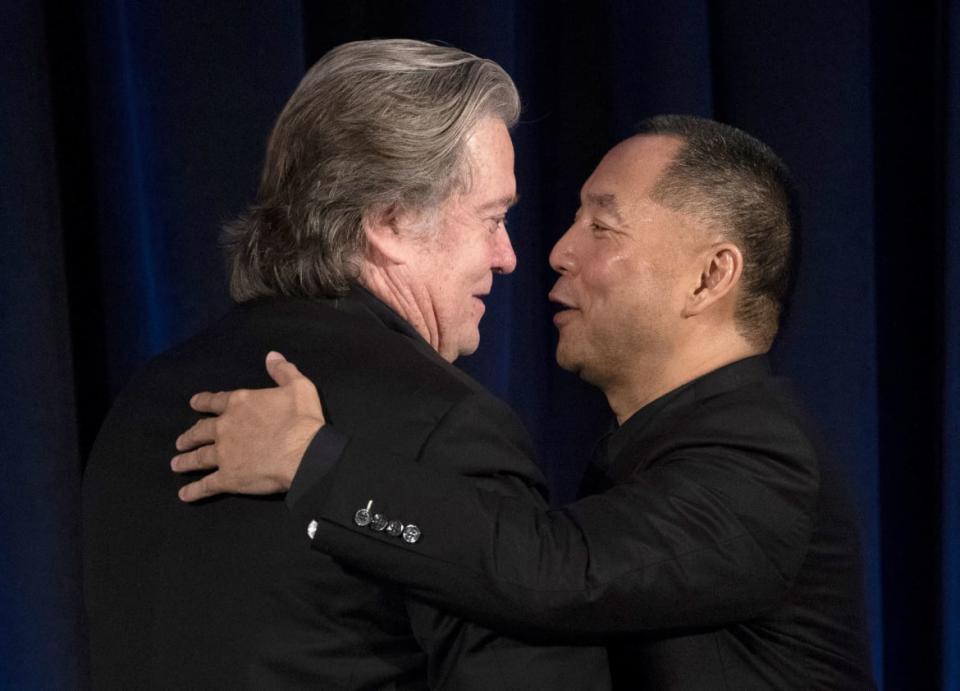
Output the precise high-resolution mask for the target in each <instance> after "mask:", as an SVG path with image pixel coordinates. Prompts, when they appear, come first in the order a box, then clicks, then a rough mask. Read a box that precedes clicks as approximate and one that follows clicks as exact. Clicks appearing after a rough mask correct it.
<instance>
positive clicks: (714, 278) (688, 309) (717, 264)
mask: <svg viewBox="0 0 960 691" xmlns="http://www.w3.org/2000/svg"><path fill="white" fill-rule="evenodd" d="M742 274H743V253H742V252H740V248H739V247H737V246H736V245H734V244H732V243H729V242H721V243H719V244H717V245H713V246H712V247H711V248H710V249H708V250H707V251H706V252H704V254H703V255H701V261H700V275H699V280H698V282H697V284H696V286H695V287H694V289H693V290H692V291H690V293H688V294H687V300H686V304H685V305H684V310H683V316H685V317H693V316H696V315H698V314H701V313H703V312H704V311H705V310H706V309H708V308H709V307H711V306H712V305H716V304H717V303H719V302H722V301H723V300H725V299H729V298H732V297H733V296H734V295H735V294H736V288H737V286H738V285H739V283H740V276H741V275H742Z"/></svg>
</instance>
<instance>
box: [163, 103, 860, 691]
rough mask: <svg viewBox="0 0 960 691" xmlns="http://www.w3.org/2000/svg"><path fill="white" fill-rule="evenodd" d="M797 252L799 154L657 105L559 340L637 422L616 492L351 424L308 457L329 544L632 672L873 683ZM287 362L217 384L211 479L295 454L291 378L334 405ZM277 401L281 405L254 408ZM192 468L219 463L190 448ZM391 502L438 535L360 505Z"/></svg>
mask: <svg viewBox="0 0 960 691" xmlns="http://www.w3.org/2000/svg"><path fill="white" fill-rule="evenodd" d="M790 250H791V205H790V198H789V193H788V183H787V180H786V171H785V170H784V167H783V165H782V164H781V163H780V161H779V160H778V159H777V158H776V156H775V155H774V154H773V153H772V152H771V151H770V150H769V149H768V148H767V147H766V146H764V145H763V144H761V143H760V142H758V141H756V140H755V139H753V138H752V137H749V136H748V135H746V134H744V133H742V132H740V131H738V130H735V129H733V128H731V127H727V126H724V125H720V124H718V123H714V122H711V121H706V120H702V119H698V118H692V117H683V116H665V117H659V118H654V119H652V120H650V121H647V122H645V123H644V124H643V126H642V127H641V131H640V133H639V134H638V135H636V136H634V137H631V138H630V139H628V140H626V141H624V142H622V143H620V144H618V145H617V146H616V147H614V148H613V150H611V151H610V152H609V153H608V154H607V155H606V156H605V157H604V159H603V160H602V161H601V163H600V164H599V166H598V167H597V169H596V170H595V171H594V173H593V174H592V175H591V176H590V178H589V179H588V180H587V182H586V183H585V184H584V186H583V188H582V191H581V205H580V209H579V211H578V213H577V216H576V218H575V220H574V222H573V225H572V226H571V227H570V229H569V230H568V231H567V232H566V234H565V235H564V236H563V237H561V238H560V240H559V241H558V242H557V244H556V246H555V247H554V249H553V252H552V253H551V256H550V263H551V265H552V266H553V268H554V269H555V270H556V271H557V272H558V273H559V274H560V276H559V278H558V280H557V283H556V285H555V287H554V288H553V290H552V291H551V293H550V297H551V299H552V300H553V301H554V302H557V303H559V305H560V307H561V310H560V312H558V314H557V315H556V316H555V317H554V322H555V324H556V326H557V328H558V329H559V342H558V346H557V360H558V362H559V363H560V365H561V366H563V367H564V368H566V369H569V370H571V371H574V372H577V373H578V374H579V375H580V376H581V377H582V378H584V379H585V380H587V381H589V382H591V383H593V384H595V385H596V386H598V387H599V388H601V389H602V390H603V391H604V393H605V394H606V397H607V400H608V402H609V404H610V407H611V409H612V410H613V412H614V413H615V415H616V417H617V421H618V423H619V427H618V428H617V429H616V431H615V432H613V433H612V434H611V435H609V437H607V438H606V439H605V441H604V445H603V446H604V453H603V454H602V455H601V458H600V459H599V463H598V466H599V467H598V470H599V474H600V475H601V476H602V478H603V480H605V482H606V489H605V490H603V491H600V492H598V493H595V494H592V495H590V496H587V497H585V498H583V499H581V500H580V501H578V502H576V503H573V504H570V505H567V506H564V507H561V508H560V509H557V510H554V511H545V510H542V509H537V508H532V507H530V506H529V505H526V504H524V503H522V502H518V501H515V500H513V499H511V498H509V497H502V496H497V495H494V494H491V493H486V492H483V491H477V490H476V488H473V487H471V486H470V485H469V483H466V482H464V481H462V480H459V479H457V478H453V477H449V476H447V475H442V474H440V473H437V472H436V471H435V470H433V469H431V468H427V467H424V466H423V465H421V464H417V463H415V462H409V461H408V462H398V461H397V459H395V458H384V457H383V456H382V455H381V454H378V453H376V450H375V449H374V448H372V446H371V440H369V439H366V438H363V437H356V436H352V435H351V436H350V441H349V444H348V445H347V447H346V449H345V451H344V453H343V454H342V457H341V458H340V459H339V461H336V458H334V457H332V455H331V454H323V453H322V452H321V453H318V452H317V451H316V448H315V447H316V446H317V445H315V446H314V447H311V448H310V452H309V453H308V457H307V458H306V459H305V460H304V461H303V468H304V469H306V468H311V469H312V472H314V473H317V474H322V473H326V474H325V476H324V477H323V480H322V481H320V482H316V483H315V484H314V486H313V487H312V488H311V489H310V490H309V491H308V492H307V493H306V494H305V495H303V496H302V498H301V499H300V500H299V502H301V503H302V505H304V506H308V507H309V511H310V515H311V517H312V521H313V522H312V523H311V525H312V526H313V528H314V531H315V537H314V539H313V546H314V548H315V549H317V550H322V551H324V552H325V553H329V554H333V555H335V556H337V557H338V558H340V559H343V560H344V561H345V562H346V563H349V564H352V565H354V566H356V567H358V568H361V569H363V570H364V571H365V572H369V573H373V574H376V575H378V576H380V577H382V578H384V579H389V580H391V581H396V582H400V583H403V584H404V585H406V586H407V587H409V588H411V589H412V590H413V591H414V592H417V593H419V594H421V595H422V596H423V597H425V598H427V599H429V600H431V601H434V602H438V603H443V605H444V606H447V607H450V608H452V609H454V610H456V611H459V612H462V613H464V614H465V615H467V616H472V617H476V618H478V620H481V621H484V622H485V623H488V624H489V625H491V626H494V627H499V628H500V629H502V630H505V631H513V632H517V631H527V630H537V631H551V632H554V633H557V634H559V633H564V634H566V635H571V634H573V635H581V636H583V637H585V638H590V637H596V636H598V635H599V636H603V637H605V638H606V639H607V640H608V643H609V650H610V655H611V665H612V672H613V676H614V681H615V685H616V686H617V687H619V688H625V689H626V688H656V689H708V688H709V689H713V688H718V689H720V688H723V689H770V688H778V689H779V688H796V689H800V688H802V689H813V688H816V689H841V688H842V689H856V688H870V687H871V686H872V681H871V676H870V672H869V659H868V658H869V655H868V651H867V646H866V638H865V625H864V617H863V595H862V567H861V563H860V558H859V551H858V545H857V539H856V530H855V526H854V521H853V519H852V517H851V515H850V511H849V508H848V503H847V502H846V500H845V498H844V495H843V491H842V489H841V487H842V483H841V480H840V477H839V474H838V472H837V469H836V468H835V466H834V465H833V463H832V461H831V460H830V459H829V458H828V457H827V456H826V455H825V454H824V453H823V452H822V450H821V449H819V448H818V447H817V444H816V443H815V436H814V434H813V433H812V432H811V431H810V430H809V429H808V427H807V423H806V421H805V417H804V414H803V412H802V411H801V410H800V408H799V406H798V404H797V402H796V400H795V398H794V396H793V394H792V393H791V391H790V388H789V386H788V384H787V383H786V382H785V381H784V380H782V379H779V378H776V377H774V376H772V375H771V373H770V370H769V366H768V364H767V361H766V358H765V356H764V353H766V351H767V350H768V349H769V347H770V345H771V343H772V341H773V338H774V336H775V334H776V332H777V328H778V321H779V316H780V313H781V310H782V306H783V303H784V300H785V298H786V292H787V287H788V284H789V280H788V279H789V270H790ZM270 369H271V371H273V372H274V374H275V375H276V377H277V378H278V379H279V381H280V382H282V383H284V384H285V385H284V386H281V387H280V388H279V389H276V390H274V391H272V392H248V394H247V395H246V397H245V398H243V397H242V398H241V399H240V400H237V399H235V398H234V396H233V395H231V394H215V395H212V394H202V395H200V396H199V397H198V398H197V399H195V400H194V406H195V408H196V409H197V410H203V411H209V412H215V413H219V414H221V415H222V417H221V419H220V422H219V423H218V425H219V427H218V428H216V429H214V427H213V425H211V424H210V423H209V422H208V423H203V424H200V425H198V426H195V427H194V428H192V429H191V430H190V431H188V432H187V433H186V434H185V435H184V437H182V438H181V439H180V441H179V444H178V446H179V447H180V448H181V449H183V450H186V449H189V448H192V447H194V446H195V445H197V444H212V445H211V446H206V447H203V448H205V449H206V451H205V452H204V455H205V458H206V459H207V461H210V462H212V464H213V465H218V466H219V470H218V471H217V472H215V473H214V474H213V475H211V476H209V477H210V478H212V480H211V481H210V483H209V485H208V486H207V487H206V489H210V488H212V487H215V488H217V489H218V490H220V491H231V490H236V489H237V486H238V484H239V483H240V482H241V481H243V480H245V479H246V478H248V477H251V476H257V475H260V474H263V473H264V472H266V471H265V470H264V468H265V467H269V466H270V465H271V464H272V463H276V462H277V460H276V459H277V458H278V457H280V456H283V454H280V453H276V452H272V451H271V450H272V449H275V448H277V447H278V445H279V444H280V443H281V440H282V439H283V435H282V434H278V433H277V432H276V424H277V422H278V421H279V420H282V419H283V418H284V416H283V415H277V414H276V411H275V410H274V409H273V407H272V405H271V404H270V402H269V400H268V396H269V395H272V396H275V397H278V398H276V400H290V401H296V402H297V403H298V405H302V406H304V407H305V408H306V409H307V410H310V411H311V414H312V415H314V416H316V415H318V414H319V403H318V401H317V399H316V396H315V394H314V393H313V392H312V390H311V389H310V388H309V387H305V386H303V385H304V382H305V380H304V379H303V378H302V377H301V376H300V375H299V374H298V373H297V372H296V368H295V367H294V366H293V365H292V364H291V363H287V362H283V361H280V360H275V361H273V362H271V363H270ZM287 382H292V383H293V384H296V385H297V386H299V387H301V388H299V389H296V390H295V389H294V388H293V386H292V384H289V383H287ZM320 384H321V386H323V384H324V383H323V382H322V381H321V382H320ZM253 411H256V413H257V414H258V415H261V416H265V418H266V419H267V420H268V421H269V422H267V423H263V422H261V423H260V424H257V425H255V426H254V427H253V428H249V427H246V425H245V421H247V420H249V419H251V415H252V414H253ZM395 415H396V417H397V419H399V420H403V419H405V417H406V411H403V410H396V411H395ZM333 434H335V433H333V432H331V431H330V429H329V427H327V428H324V430H323V431H321V432H320V433H319V434H318V437H317V438H318V439H324V438H325V439H329V438H330V436H331V435H333ZM254 436H256V438H257V442H256V445H255V449H253V450H251V449H245V448H244V444H245V443H247V442H250V440H251V439H252V438H253V437H254ZM305 448H306V444H302V445H300V446H299V447H298V448H296V449H295V450H293V451H292V452H291V455H292V456H296V457H297V459H299V455H300V454H301V453H302V452H303V451H304V449H305ZM254 451H255V452H256V454H257V455H258V456H259V458H255V457H254ZM271 456H272V457H273V460H269V459H270V458H271ZM265 459H267V460H265ZM334 461H336V462H334ZM258 465H259V466H260V467H259V468H258V469H254V467H255V466H258ZM174 467H175V469H179V470H183V469H185V468H196V467H210V466H209V465H204V464H203V463H202V462H201V461H200V458H199V456H198V455H197V454H196V452H188V453H187V454H185V455H181V456H180V457H178V458H177V459H175V461H174ZM318 468H319V470H318ZM292 478H293V474H292V473H290V474H287V475H286V476H285V477H284V479H283V481H282V484H284V485H288V484H289V483H290V482H291V480H292ZM300 481H301V476H299V475H298V476H297V482H298V483H300ZM204 491H205V489H204V487H203V486H202V485H199V484H198V485H195V486H194V487H193V488H192V489H191V490H190V491H188V493H187V498H190V497H191V496H197V495H195V494H191V493H192V492H198V493H203V492H204ZM368 500H372V501H373V504H374V506H376V507H379V509H380V510H381V511H382V512H383V513H384V514H385V515H386V516H388V517H393V516H396V517H398V518H402V519H404V520H409V521H413V522H415V523H416V525H417V526H418V529H419V530H420V531H421V534H422V537H421V538H420V539H419V540H418V541H417V542H416V543H412V544H407V543H404V542H402V541H400V542H398V541H396V540H395V539H393V538H391V537H390V536H389V535H384V534H383V533H381V532H378V531H376V530H371V529H370V527H369V526H368V525H365V524H363V521H358V520H355V517H354V512H355V511H356V509H357V508H358V507H360V506H362V505H363V504H364V503H365V502H366V501H368ZM434 536H438V537H436V538H434Z"/></svg>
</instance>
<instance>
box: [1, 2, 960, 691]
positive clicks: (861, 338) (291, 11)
mask: <svg viewBox="0 0 960 691" xmlns="http://www.w3.org/2000/svg"><path fill="white" fill-rule="evenodd" d="M373 37H412V38H421V39H430V40H440V41H444V42H448V43H450V44H452V45H455V46H458V47H460V48H464V49H466V50H469V51H471V52H474V53H477V54H479V55H482V56H484V57H489V58H492V59H494V60H496V61H498V62H499V63H500V64H502V65H503V66H504V67H505V68H506V69H507V71H508V72H510V74H511V75H513V77H514V78H515V80H516V82H517V84H518V86H519V88H520V91H521V94H522V96H523V99H524V103H525V110H524V115H523V119H522V122H521V124H520V125H519V126H518V127H517V129H516V132H515V143H516V148H517V177H518V181H519V188H520V192H521V195H522V200H521V202H520V205H519V206H518V208H517V209H516V210H515V212H513V213H512V214H511V219H510V228H511V234H512V237H513V240H514V244H515V247H516V250H517V254H518V257H519V260H520V269H519V270H518V271H517V272H516V274H514V275H513V276H511V277H509V278H506V279H501V280H500V281H499V282H498V285H497V288H496V290H495V291H494V295H493V299H492V300H491V304H489V305H488V307H489V310H488V313H487V316H486V317H485V318H484V322H483V329H482V331H483V345H482V347H481V349H480V351H479V352H478V354H477V355H475V356H473V357H471V358H468V359H467V360H465V361H463V366H464V367H465V368H466V369H468V370H469V371H470V372H471V373H473V374H475V375H476V376H477V377H478V378H479V379H480V380H481V381H483V382H484V383H486V384H487V385H488V386H489V387H490V388H491V389H492V390H493V391H494V392H496V393H497V394H499V395H501V396H503V397H504V398H506V399H507V400H508V401H510V402H511V403H512V404H513V405H514V407H515V408H516V409H517V410H518V411H519V412H520V414H521V415H522V416H523V418H524V420H525V421H526V422H527V423H528V424H529V427H530V430H531V432H532V433H533V435H534V438H535V439H536V440H537V442H538V444H539V446H540V449H541V452H542V457H543V463H544V467H545V469H546V470H547V472H548V474H549V476H550V478H551V482H552V484H553V486H554V490H555V496H556V497H557V498H567V497H570V496H571V492H572V490H573V487H574V486H575V484H576V481H577V478H578V475H579V470H580V465H581V462H582V460H583V459H585V458H586V456H587V454H588V452H589V449H590V446H591V440H592V438H593V436H594V435H595V434H596V433H597V431H598V430H599V429H600V428H601V427H602V426H603V425H605V424H606V423H607V416H606V410H605V406H604V402H603V400H602V398H601V397H600V396H599V395H597V394H596V393H595V392H592V391H590V390H589V389H587V388H586V387H585V386H583V385H582V384H581V383H580V382H578V381H577V380H575V379H574V378H572V377H571V376H570V375H568V374H566V373H563V372H561V371H559V370H558V369H557V368H556V366H555V365H554V364H553V362H552V349H553V345H554V338H555V336H554V332H553V327H552V325H551V324H550V322H549V311H548V307H547V304H546V301H545V299H544V296H545V294H546V292H547V290H548V288H549V286H550V285H551V283H552V275H551V271H550V270H549V267H548V266H547V263H546V257H547V253H548V252H549V249H550V247H551V246H552V244H553V242H554V241H555V240H556V239H557V238H558V237H559V236H560V234H561V233H562V232H563V230H564V229H565V228H566V226H567V224H568V222H569V220H570V218H571V217H572V214H573V211H574V210H575V207H576V199H577V191H578V188H579V186H580V184H581V183H582V181H583V180H584V179H585V178H586V176H587V175H588V173H589V172H590V170H591V169H592V167H593V166H594V165H595V164H596V163H597V161H598V160H599V158H600V156H601V155H602V154H603V153H604V152H605V151H606V150H607V149H608V148H609V147H610V146H611V145H612V144H613V143H615V142H616V141H617V140H619V139H622V138H624V137H625V136H627V135H629V134H630V131H631V126H632V124H633V123H635V122H636V121H638V120H639V119H641V118H642V117H645V116H648V115H652V114H655V113H662V112H689V113H696V114H700V115H704V116H709V117H713V118H716V119H719V120H722V121H724V122H729V123H731V124H733V125H736V126H738V127H741V128H743V129H746V130H747V131H749V132H751V133H753V134H755V135H757V136H758V137H759V138H761V139H762V140H764V141H766V142H767V143H769V144H770V145H771V146H772V147H773V148H774V149H775V150H776V151H778V152H779V153H780V154H781V155H782V157H783V158H784V159H785V161H786V162H787V163H788V165H789V166H790V167H791V168H792V169H793V171H794V173H795V175H796V178H797V181H798V185H799V188H800V195H801V205H802V212H803V216H804V235H803V239H802V247H803V262H802V267H801V274H800V278H799V284H798V292H797V296H796V300H795V305H794V310H793V314H792V316H791V319H790V321H789V322H788V324H787V325H786V328H785V330H784V332H783V334H782V338H781V340H780V343H779V345H778V347H777V349H776V352H775V361H776V363H777V364H778V365H779V368H780V370H781V371H783V372H786V373H788V374H790V375H792V376H793V377H794V378H795V380H796V382H797V384H798V385H799V388H800V389H801V391H802V393H803V395H804V397H805V398H806V399H807V401H808V403H809V404H810V406H811V408H812V409H813V410H814V412H815V414H816V416H817V417H818V418H819V421H820V423H821V426H822V428H823V431H824V433H825V435H826V436H827V437H828V439H829V440H830V442H831V443H832V445H833V447H834V449H835V450H836V452H837V454H838V455H839V457H840V458H841V460H842V461H843V463H844V464H845V467H846V468H847V470H848V472H849V476H850V479H851V484H852V486H853V488H854V490H855V495H856V501H857V502H858V510H859V515H860V516H861V518H862V525H863V531H864V532H863V534H864V545H865V553H866V558H867V586H868V596H869V602H868V605H869V608H870V612H871V621H872V631H873V641H874V658H875V669H876V672H877V677H878V680H879V681H880V683H881V685H883V686H885V687H886V688H889V689H907V688H909V689H934V688H949V689H960V544H958V539H957V538H958V534H960V501H958V495H960V429H958V418H960V316H958V315H960V309H958V308H960V205H958V202H960V41H958V38H960V2H958V1H957V0H928V1H926V2H918V3H906V2H873V3H868V2H867V1H866V0H854V1H850V2H842V3H835V2H828V1H826V0H824V1H822V2H811V1H803V0H801V1H795V2H790V3H786V2H776V3H775V2H762V1H760V0H751V1H741V2H734V1H733V0H729V1H726V2H708V1H707V0H699V1H698V0H672V1H671V0H662V1H660V2H652V1H651V2H626V1H623V2H613V1H607V2H600V1H595V2H591V3H583V4H579V3H577V4H573V3H571V4H566V3H559V2H545V1H543V2H520V1H519V0H518V1H516V2H509V1H507V0H501V1H498V2H464V3H457V2H451V1H450V0H446V1H444V0H436V1H433V2H410V1H408V2H403V3H399V2H397V3H388V2H372V1H371V2H335V3H334V2H330V3H321V2H303V3H300V2H283V3H281V2H255V1H250V2H237V1H236V0H232V1H230V2H227V1H226V0H208V1H207V2H203V3H197V2H186V1H184V0H167V1H166V2H159V1H153V0H151V1H149V2H146V1H144V2H123V1H122V0H113V1H109V0H96V1H94V0H91V1H90V2H86V3H59V2H53V1H52V0H51V1H49V2H46V3H43V2H36V1H29V0H22V1H20V0H13V1H11V0H7V1H6V2H3V3H2V6H0V39H2V40H0V79H2V88H0V230H2V237H0V291H2V300H0V329H2V332H0V349H2V351H0V352H2V360H0V412H2V417H0V422H2V427H3V432H2V446H0V461H2V473H0V687H2V688H75V687H77V686H79V685H80V684H81V680H82V677H83V673H84V662H83V645H84V644H83V633H82V631H83V630H82V621H81V616H80V611H81V608H80V586H79V581H78V571H79V569H78V555H77V547H76V544H77V534H78V529H79V526H78V511H77V506H78V487H79V480H80V474H81V470H82V466H83V461H84V459H85V458H86V455H87V453H88V451H89V449H90V446H91V444H92V441H93V439H94V437H95V435H96V431H97V428H98V426H99V424H100V421H101V419H102V418H103V415H104V414H105V412H106V410H107V408H108V407H109V405H110V402H111V400H112V399H113V397H114V396H115V394H116V393H117V391H118V389H119V387H121V386H122V385H123V383H124V381H126V380H127V379H128V378H129V376H130V374H131V373H132V372H133V371H134V370H135V369H136V368H137V367H138V366H140V365H141V364H142V363H143V362H145V361H146V360H147V359H148V358H149V357H151V356H152V355H154V354H156V353H158V352H160V351H162V350H164V349H166V348H167V347H169V346H171V345H172V344H174V343H177V342H178V341H181V340H183V339H185V338H186V337H188V336H190V335H191V334H193V333H195V332H197V331H198V330H199V329H201V328H203V327H204V326H205V325H207V324H209V323H210V322H211V321H212V320H213V319H214V318H215V317H216V316H217V315H218V314H220V313H221V312H222V311H224V310H225V308H226V307H227V305H228V298H227V295H226V290H225V287H224V286H225V274H224V263H223V260H222V258H221V255H220V251H219V248H218V233H219V227H220V224H221V223H222V222H223V221H225V220H228V219H230V218H231V217H232V216H234V215H235V214H237V213H239V212H240V211H242V210H243V208H244V206H245V205H246V204H247V203H249V202H250V201H252V198H253V192H254V190H255V184H256V179H257V176H258V172H259V166H260V163H261V161H262V153H263V146H264V143H265V139H266V136H267V133H268V131H269V129H270V127H271V125H272V122H273V119H274V118H275V117H276V114H277V113H278V112H279V110H280V108H281V106H282V105H283V103H284V102H285V100H286V99H287V97H288V96H289V94H290V93H291V92H292V90H293V89H294V88H295V86H296V84H297V82H298V81H299V79H300V77H301V76H302V74H303V73H304V71H305V69H306V67H307V66H309V65H310V64H312V63H313V62H314V61H315V60H316V59H317V58H319V57H320V56H321V55H322V54H323V53H324V52H325V51H326V50H327V49H329V48H330V47H332V46H334V45H336V44H338V43H342V42H344V41H347V40H352V39H360V38H373ZM184 404H186V402H184ZM172 442H173V440H171V453H173V448H172Z"/></svg>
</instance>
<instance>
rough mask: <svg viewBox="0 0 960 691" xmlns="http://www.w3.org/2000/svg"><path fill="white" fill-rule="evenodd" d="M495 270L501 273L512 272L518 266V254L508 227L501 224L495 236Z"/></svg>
mask: <svg viewBox="0 0 960 691" xmlns="http://www.w3.org/2000/svg"><path fill="white" fill-rule="evenodd" d="M494 238H495V239H494V248H493V270H494V272H495V273H499V274H511V273H513V270H514V269H516V268H517V255H516V254H515V253H514V251H513V244H511V242H510V236H509V235H508V234H507V229H506V227H503V226H501V227H500V228H499V229H498V230H497V234H496V235H495V236H494Z"/></svg>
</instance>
